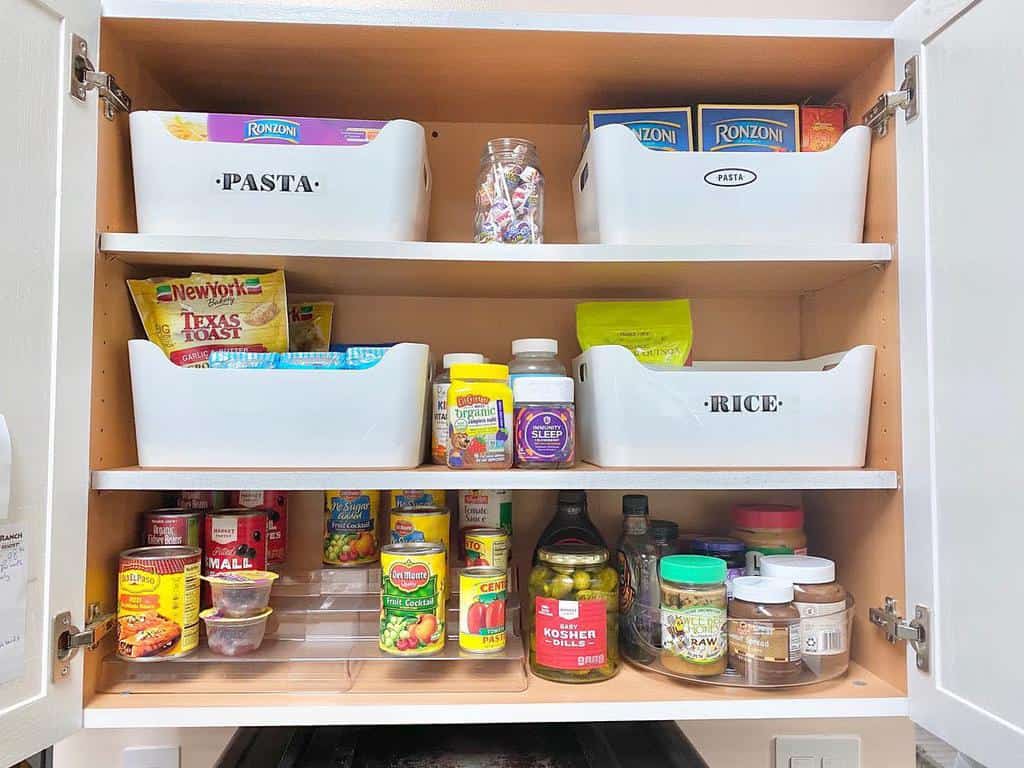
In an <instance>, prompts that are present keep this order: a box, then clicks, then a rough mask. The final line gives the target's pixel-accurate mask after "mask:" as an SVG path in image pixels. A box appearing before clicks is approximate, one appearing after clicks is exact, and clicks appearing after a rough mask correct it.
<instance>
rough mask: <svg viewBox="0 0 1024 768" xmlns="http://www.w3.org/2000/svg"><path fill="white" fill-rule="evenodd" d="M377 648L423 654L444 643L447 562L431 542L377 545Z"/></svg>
mask: <svg viewBox="0 0 1024 768" xmlns="http://www.w3.org/2000/svg"><path fill="white" fill-rule="evenodd" d="M380 566H381V589H380V649H381V650H382V651H385V652H387V653H393V654H396V655H400V656H422V655H424V654H428V653H436V652H437V651H440V650H441V649H442V648H444V620H445V599H444V594H445V588H446V584H445V580H446V577H447V574H448V563H447V558H446V557H445V551H444V547H443V546H442V545H441V544H438V543H436V542H409V543H406V544H388V545H387V546H385V547H383V548H382V549H381V551H380Z"/></svg>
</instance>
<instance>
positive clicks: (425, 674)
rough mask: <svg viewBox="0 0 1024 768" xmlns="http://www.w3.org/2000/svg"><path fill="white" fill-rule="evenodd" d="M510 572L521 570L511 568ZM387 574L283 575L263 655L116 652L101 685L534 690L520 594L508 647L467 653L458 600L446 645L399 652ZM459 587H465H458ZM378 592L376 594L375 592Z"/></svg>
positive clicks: (108, 688)
mask: <svg viewBox="0 0 1024 768" xmlns="http://www.w3.org/2000/svg"><path fill="white" fill-rule="evenodd" d="M510 573H514V569H513V571H511V572H510ZM379 579H380V569H379V568H352V569H322V570H317V571H311V572H308V573H305V574H298V575H292V576H287V577H282V578H281V579H280V580H279V582H278V583H277V584H275V586H274V591H273V593H272V594H271V599H270V604H271V607H273V608H274V612H273V613H272V614H271V616H270V619H269V621H268V624H267V634H266V637H265V639H264V641H263V644H262V645H261V646H260V648H259V649H258V650H257V651H254V652H252V653H249V654H246V655H244V656H236V657H231V656H220V655H218V654H215V653H213V652H212V651H210V649H209V648H208V647H207V645H206V638H205V633H204V634H203V637H202V638H201V639H200V645H199V648H198V649H197V650H196V651H194V652H193V653H191V654H190V655H188V656H185V657H183V658H178V659H166V660H160V661H149V662H138V661H130V660H125V659H122V658H120V657H118V656H117V655H116V654H111V655H110V656H108V657H106V658H105V659H104V660H103V663H102V668H101V672H100V680H99V685H98V689H99V690H101V691H105V692H111V693H125V694H144V693H295V692H299V693H345V692H348V691H351V692H358V693H409V692H430V693H440V692H445V693H460V692H474V691H500V692H519V691H524V690H526V687H527V674H526V660H525V654H524V651H523V641H522V636H521V634H520V621H519V614H520V609H519V598H518V594H517V593H516V592H510V595H509V603H508V610H507V612H506V631H507V642H506V646H505V648H504V649H503V650H502V651H499V652H495V653H487V654H482V653H470V652H467V651H463V650H461V649H460V648H459V629H458V627H459V609H458V597H457V595H453V596H452V597H451V598H450V599H449V601H448V606H447V623H446V626H445V647H444V648H443V649H442V650H441V651H439V652H437V653H433V654H429V655H424V656H396V655H393V654H389V653H387V652H385V651H382V650H380V648H379V646H378V642H377V633H378V622H379V609H380V603H379V600H380V597H379V593H380V580H379ZM456 583H457V582H456ZM374 584H376V587H375V589H376V591H375V592H370V591H369V590H371V589H374V587H373V585H374Z"/></svg>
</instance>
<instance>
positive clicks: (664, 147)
mask: <svg viewBox="0 0 1024 768" xmlns="http://www.w3.org/2000/svg"><path fill="white" fill-rule="evenodd" d="M613 123H617V124H620V125H625V126H626V127H627V128H629V129H630V130H631V131H633V133H634V134H636V137H637V139H639V140H640V143H641V144H643V145H644V146H645V147H647V148H648V149H657V150H660V151H662V152H691V151H692V150H693V140H692V138H691V137H692V136H693V130H692V128H691V124H690V108H689V107H658V108H653V109H592V110H590V122H589V125H588V128H589V131H588V138H589V134H590V133H593V132H594V130H595V129H597V128H600V127H601V126H602V125H611V124H613Z"/></svg>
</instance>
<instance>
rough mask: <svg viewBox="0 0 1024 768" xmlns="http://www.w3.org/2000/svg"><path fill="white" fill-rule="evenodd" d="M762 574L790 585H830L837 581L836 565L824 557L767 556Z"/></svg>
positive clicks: (763, 562) (762, 559)
mask: <svg viewBox="0 0 1024 768" xmlns="http://www.w3.org/2000/svg"><path fill="white" fill-rule="evenodd" d="M761 573H763V574H764V575H765V576H771V577H772V578H773V579H782V580H783V581H788V582H789V583H790V584H828V583H830V582H833V581H835V580H836V564H835V563H833V562H832V561H831V560H828V559H827V558H824V557H808V556H807V555H765V556H764V557H762V558H761Z"/></svg>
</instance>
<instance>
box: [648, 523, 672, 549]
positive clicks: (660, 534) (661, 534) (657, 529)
mask: <svg viewBox="0 0 1024 768" xmlns="http://www.w3.org/2000/svg"><path fill="white" fill-rule="evenodd" d="M647 529H648V530H649V531H650V532H651V538H653V539H654V540H655V541H657V542H658V543H659V544H667V543H669V542H671V541H675V540H676V539H678V538H679V523H673V522H672V521H671V520H651V521H650V522H649V523H648V524H647Z"/></svg>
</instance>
